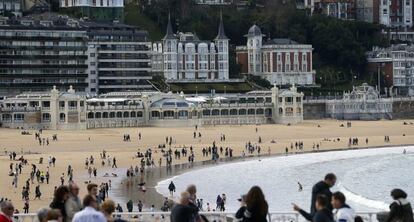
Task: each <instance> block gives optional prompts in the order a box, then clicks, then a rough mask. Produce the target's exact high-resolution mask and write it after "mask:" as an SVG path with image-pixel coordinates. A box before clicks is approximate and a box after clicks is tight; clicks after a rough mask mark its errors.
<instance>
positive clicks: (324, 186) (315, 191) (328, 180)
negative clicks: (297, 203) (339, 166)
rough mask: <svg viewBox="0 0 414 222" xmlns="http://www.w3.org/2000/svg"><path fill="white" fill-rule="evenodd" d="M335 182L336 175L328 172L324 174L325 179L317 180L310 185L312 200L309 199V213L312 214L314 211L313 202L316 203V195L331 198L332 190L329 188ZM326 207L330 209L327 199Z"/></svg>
mask: <svg viewBox="0 0 414 222" xmlns="http://www.w3.org/2000/svg"><path fill="white" fill-rule="evenodd" d="M335 183H336V176H335V174H333V173H328V174H326V176H325V179H324V180H322V181H319V182H318V183H316V184H315V185H314V186H313V187H312V200H311V209H310V213H311V214H313V213H315V212H316V208H315V203H316V197H317V196H318V195H325V196H326V197H327V198H328V200H331V198H332V192H331V190H330V188H331V187H333V186H334V185H335ZM327 208H328V209H329V210H331V211H332V209H333V208H332V205H331V203H330V202H329V201H328V205H327Z"/></svg>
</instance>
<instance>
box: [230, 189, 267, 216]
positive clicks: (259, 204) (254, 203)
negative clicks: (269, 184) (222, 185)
mask: <svg viewBox="0 0 414 222" xmlns="http://www.w3.org/2000/svg"><path fill="white" fill-rule="evenodd" d="M240 202H241V205H242V206H241V207H240V209H239V210H238V211H237V213H236V218H237V219H241V220H242V221H243V222H249V221H255V222H267V215H268V212H269V205H268V204H267V201H266V199H265V197H264V194H263V191H262V189H260V187H258V186H253V187H252V188H250V190H249V192H248V193H247V194H246V196H245V197H242V199H241V200H240Z"/></svg>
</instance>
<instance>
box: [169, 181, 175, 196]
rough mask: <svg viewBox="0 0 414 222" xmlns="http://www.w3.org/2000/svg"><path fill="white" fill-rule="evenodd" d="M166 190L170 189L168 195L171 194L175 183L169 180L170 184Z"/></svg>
mask: <svg viewBox="0 0 414 222" xmlns="http://www.w3.org/2000/svg"><path fill="white" fill-rule="evenodd" d="M168 190H169V191H170V195H171V196H173V195H174V192H175V184H174V182H172V181H171V183H170V185H168Z"/></svg>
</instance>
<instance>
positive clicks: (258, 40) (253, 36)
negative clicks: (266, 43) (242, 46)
mask: <svg viewBox="0 0 414 222" xmlns="http://www.w3.org/2000/svg"><path fill="white" fill-rule="evenodd" d="M244 36H245V37H247V52H248V59H249V61H248V63H249V66H248V67H249V73H250V74H254V75H258V74H260V73H262V51H261V49H262V41H263V37H264V36H265V35H263V34H262V31H261V30H260V28H259V26H257V25H253V26H252V27H250V29H249V32H248V33H247V34H246V35H244Z"/></svg>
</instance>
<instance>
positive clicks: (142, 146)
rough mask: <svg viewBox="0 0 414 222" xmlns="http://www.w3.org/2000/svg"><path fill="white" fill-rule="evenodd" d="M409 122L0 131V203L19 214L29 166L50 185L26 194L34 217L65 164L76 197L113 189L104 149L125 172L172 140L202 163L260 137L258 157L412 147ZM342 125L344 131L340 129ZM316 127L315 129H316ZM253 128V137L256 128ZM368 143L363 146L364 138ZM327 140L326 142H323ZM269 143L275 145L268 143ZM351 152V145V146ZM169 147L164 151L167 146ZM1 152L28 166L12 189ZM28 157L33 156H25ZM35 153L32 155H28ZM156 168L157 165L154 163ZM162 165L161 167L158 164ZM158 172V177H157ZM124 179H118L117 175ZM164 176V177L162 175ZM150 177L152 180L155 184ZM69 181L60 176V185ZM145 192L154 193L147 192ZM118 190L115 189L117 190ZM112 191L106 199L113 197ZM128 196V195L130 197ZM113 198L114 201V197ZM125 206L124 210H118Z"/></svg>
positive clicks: (413, 127) (239, 149)
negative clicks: (215, 152)
mask: <svg viewBox="0 0 414 222" xmlns="http://www.w3.org/2000/svg"><path fill="white" fill-rule="evenodd" d="M404 121H405V122H407V123H410V121H412V120H397V121H353V122H352V127H349V128H347V127H346V122H344V121H336V120H321V121H305V122H303V123H302V124H298V125H292V126H285V125H260V126H253V125H250V126H248V125H243V126H215V127H213V126H211V127H199V128H198V132H200V133H201V135H202V136H201V138H193V133H194V131H195V129H194V128H114V129H94V130H85V131H43V134H42V135H41V137H43V138H49V141H50V144H49V145H48V146H46V145H44V146H43V145H39V143H38V141H37V140H35V136H34V133H35V131H31V133H32V135H21V130H14V129H0V154H1V156H0V175H1V176H2V178H3V179H1V180H0V187H1V189H0V198H1V197H7V198H10V199H12V201H13V202H14V204H15V206H16V207H17V208H18V209H19V210H21V209H22V207H23V201H22V200H21V191H22V187H23V186H24V184H25V181H26V180H27V179H28V178H29V177H30V175H29V174H30V170H31V164H32V163H33V164H36V165H37V167H38V168H39V169H40V170H41V171H45V172H46V171H47V170H49V172H50V183H49V184H41V185H40V190H41V192H42V198H41V200H33V199H34V187H35V186H36V185H37V182H36V181H35V182H34V184H32V185H31V193H30V212H35V211H36V210H37V209H39V208H40V207H44V206H48V205H49V203H50V202H51V201H52V195H53V189H54V187H55V186H58V185H60V176H61V175H62V173H65V174H66V171H67V167H68V165H71V166H72V167H73V168H74V181H75V182H77V183H78V184H79V185H80V187H81V193H80V196H81V197H82V196H83V195H84V194H85V193H86V185H84V183H85V181H89V180H90V181H92V182H96V183H100V182H107V181H108V179H112V180H114V183H113V186H116V183H117V182H116V181H115V180H120V179H119V178H121V177H118V178H115V179H114V178H108V177H102V176H103V174H104V173H106V172H109V173H111V172H116V173H118V174H121V173H125V172H123V171H124V170H120V169H118V170H113V169H112V168H108V167H102V166H101V164H100V162H101V160H100V152H102V150H106V151H107V154H108V155H110V156H111V157H116V159H117V165H118V167H119V168H123V169H124V168H129V167H130V166H134V167H135V166H137V165H138V166H139V165H140V159H138V158H134V156H135V154H136V152H137V151H141V152H144V151H145V150H146V149H148V148H152V149H153V150H154V151H155V153H153V155H154V159H155V160H158V159H159V158H160V157H161V152H160V151H159V149H158V148H157V147H158V145H159V144H164V143H165V138H166V137H167V136H168V137H170V136H171V137H172V138H173V144H172V150H174V148H178V147H182V146H186V147H190V146H192V147H193V149H194V152H195V161H196V162H199V161H203V160H207V159H209V157H205V158H204V157H203V156H202V152H201V150H202V148H203V147H208V146H211V145H212V143H213V141H215V142H216V145H217V146H218V147H220V146H222V147H223V148H225V147H230V148H232V149H233V150H234V153H233V155H234V156H240V155H241V152H242V151H244V150H245V144H246V142H249V141H250V142H251V143H253V144H258V139H259V136H260V137H261V139H262V143H261V144H258V145H259V146H260V147H261V150H262V151H261V153H262V154H263V155H265V154H268V150H269V148H270V151H271V153H272V154H276V153H284V152H285V148H286V147H289V150H290V146H291V143H295V142H297V141H301V142H303V143H304V150H305V151H311V150H313V144H318V143H319V144H320V149H321V150H327V149H341V148H347V147H348V139H349V138H350V137H358V138H359V146H358V147H368V146H369V147H374V146H384V145H408V144H414V125H410V124H408V125H403V122H404ZM341 124H344V125H345V127H340V125H341ZM318 125H320V127H318ZM256 128H257V129H258V130H257V132H256V130H255V129H256ZM138 133H141V135H142V139H141V140H139V139H138ZM53 134H57V137H58V141H52V135H53ZM124 134H130V136H131V142H124V141H123V135H124ZM221 134H224V135H225V136H226V141H224V142H220V136H221ZM385 135H387V136H389V137H390V140H391V141H390V142H389V143H384V136H385ZM334 138H335V139H337V138H339V139H340V141H339V142H338V141H336V142H333V139H334ZM366 138H368V141H369V142H368V144H366V143H365V139H366ZM326 139H328V140H330V141H327V140H326ZM272 140H274V141H276V143H271V141H272ZM354 147H355V146H354ZM167 148H168V146H167ZM6 151H8V152H12V151H15V152H17V153H18V155H17V158H19V157H20V156H21V155H22V154H21V153H23V156H24V158H26V159H28V161H29V164H28V165H27V166H25V167H24V168H23V172H22V175H20V176H19V181H18V186H17V188H14V187H13V186H12V179H13V177H10V176H7V175H8V172H9V165H10V163H11V162H13V163H18V162H17V161H10V160H9V156H8V155H5V154H6ZM29 152H30V153H32V154H29ZM33 153H35V154H33ZM91 155H92V156H93V157H94V158H95V165H94V166H95V167H96V168H97V171H98V176H97V177H96V178H93V177H92V178H89V176H88V174H87V170H86V169H85V159H86V158H87V157H90V156H91ZM49 156H54V157H55V158H56V159H57V161H56V166H55V167H50V168H49V169H47V166H48V164H47V159H48V158H49ZM40 157H43V158H44V162H43V164H38V162H39V158H40ZM185 162H187V159H186V158H181V160H174V159H173V164H178V163H185ZM156 165H158V163H157V162H156ZM162 165H165V160H163V163H162ZM163 170H165V168H163V167H162V168H161V169H158V171H157V170H152V173H151V175H150V174H148V175H146V177H147V179H148V177H151V178H153V179H152V180H153V182H154V180H156V179H157V178H160V177H165V176H166V174H163V173H162V171H163ZM158 172H159V173H158ZM122 176H123V175H122ZM167 176H168V175H167ZM154 178H155V179H154ZM67 180H68V178H67V177H65V183H67ZM149 189H153V188H150V187H149ZM118 191H119V190H118ZM118 191H116V189H115V187H114V191H113V192H111V193H110V194H112V195H116V192H118ZM131 195H132V194H131ZM114 199H116V198H114ZM146 200H147V201H146V202H145V203H144V205H145V207H149V206H148V205H150V204H152V202H153V200H151V197H147V199H146ZM123 207H124V206H123Z"/></svg>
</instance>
